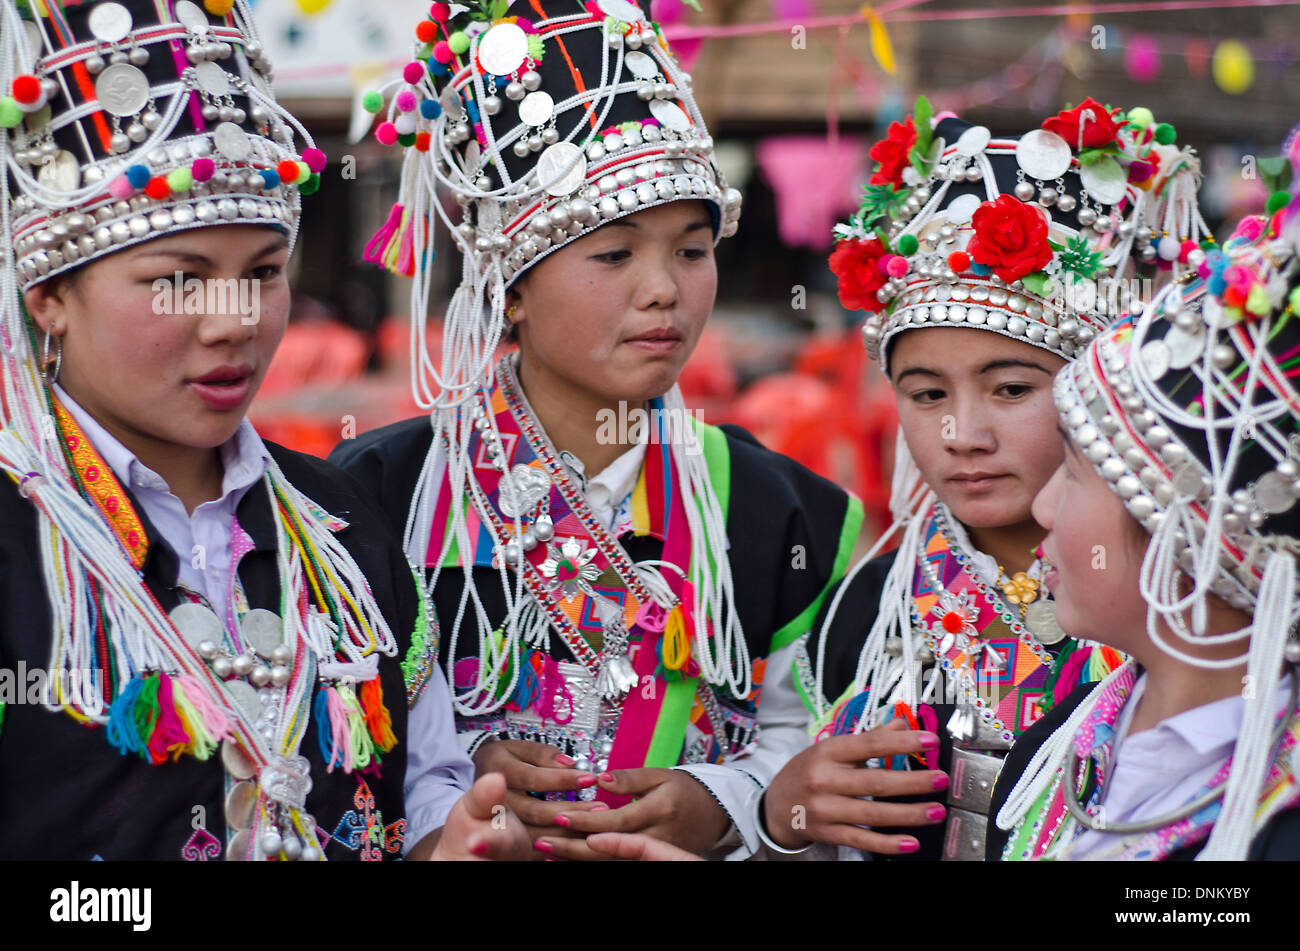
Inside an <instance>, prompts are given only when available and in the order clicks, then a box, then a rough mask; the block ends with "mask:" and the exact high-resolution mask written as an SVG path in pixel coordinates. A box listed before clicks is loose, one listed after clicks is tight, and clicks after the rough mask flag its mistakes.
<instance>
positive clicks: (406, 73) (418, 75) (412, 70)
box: [402, 47, 451, 85]
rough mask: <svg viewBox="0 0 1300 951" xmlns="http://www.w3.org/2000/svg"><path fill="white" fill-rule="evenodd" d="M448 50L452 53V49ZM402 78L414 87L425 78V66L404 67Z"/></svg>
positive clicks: (410, 64) (416, 64) (413, 63)
mask: <svg viewBox="0 0 1300 951" xmlns="http://www.w3.org/2000/svg"><path fill="white" fill-rule="evenodd" d="M447 50H448V52H450V51H451V47H447ZM439 62H441V63H445V62H446V60H439ZM402 78H403V79H405V80H406V81H407V82H408V83H411V84H412V85H414V84H415V83H418V82H419V81H420V80H421V79H423V78H424V64H423V63H420V62H412V63H407V64H406V65H405V66H403V67H402Z"/></svg>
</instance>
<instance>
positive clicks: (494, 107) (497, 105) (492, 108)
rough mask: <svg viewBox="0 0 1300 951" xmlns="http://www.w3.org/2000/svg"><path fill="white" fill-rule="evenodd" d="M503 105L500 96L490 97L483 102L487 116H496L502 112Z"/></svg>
mask: <svg viewBox="0 0 1300 951" xmlns="http://www.w3.org/2000/svg"><path fill="white" fill-rule="evenodd" d="M502 105H503V103H502V102H501V97H500V96H488V97H487V98H485V99H484V100H483V112H484V114H486V115H489V116H494V115H496V114H497V113H498V112H500V111H501V106H502Z"/></svg>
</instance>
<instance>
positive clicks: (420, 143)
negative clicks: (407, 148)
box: [415, 132, 429, 152]
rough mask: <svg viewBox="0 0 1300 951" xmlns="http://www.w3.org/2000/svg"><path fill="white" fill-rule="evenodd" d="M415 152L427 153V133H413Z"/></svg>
mask: <svg viewBox="0 0 1300 951" xmlns="http://www.w3.org/2000/svg"><path fill="white" fill-rule="evenodd" d="M415 151H417V152H427V151H429V133H428V132H417V133H415Z"/></svg>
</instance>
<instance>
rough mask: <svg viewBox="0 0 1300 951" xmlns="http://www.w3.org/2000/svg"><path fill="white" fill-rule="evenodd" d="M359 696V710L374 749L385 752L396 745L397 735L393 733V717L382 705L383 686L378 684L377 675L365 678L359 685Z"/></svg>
mask: <svg viewBox="0 0 1300 951" xmlns="http://www.w3.org/2000/svg"><path fill="white" fill-rule="evenodd" d="M359 698H360V700H361V710H362V712H363V714H364V715H365V720H366V729H367V730H369V731H370V738H371V739H372V740H373V741H374V744H375V749H376V750H377V751H378V752H380V753H387V752H388V751H389V750H391V749H392V748H393V747H394V746H396V745H397V737H396V736H394V735H393V717H392V715H391V714H390V713H389V712H388V707H386V706H384V688H383V687H382V686H381V685H380V683H379V678H378V677H376V678H375V679H374V680H367V681H366V682H365V683H363V684H362V685H361V690H360V694H359Z"/></svg>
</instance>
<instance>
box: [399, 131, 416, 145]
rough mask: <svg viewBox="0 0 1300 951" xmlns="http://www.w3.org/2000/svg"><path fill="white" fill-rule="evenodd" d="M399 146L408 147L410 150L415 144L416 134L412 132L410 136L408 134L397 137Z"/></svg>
mask: <svg viewBox="0 0 1300 951" xmlns="http://www.w3.org/2000/svg"><path fill="white" fill-rule="evenodd" d="M397 144H398V145H403V146H406V147H407V148H410V147H411V146H412V145H414V144H415V133H414V132H410V133H408V134H406V135H399V136H398V137H397Z"/></svg>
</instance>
